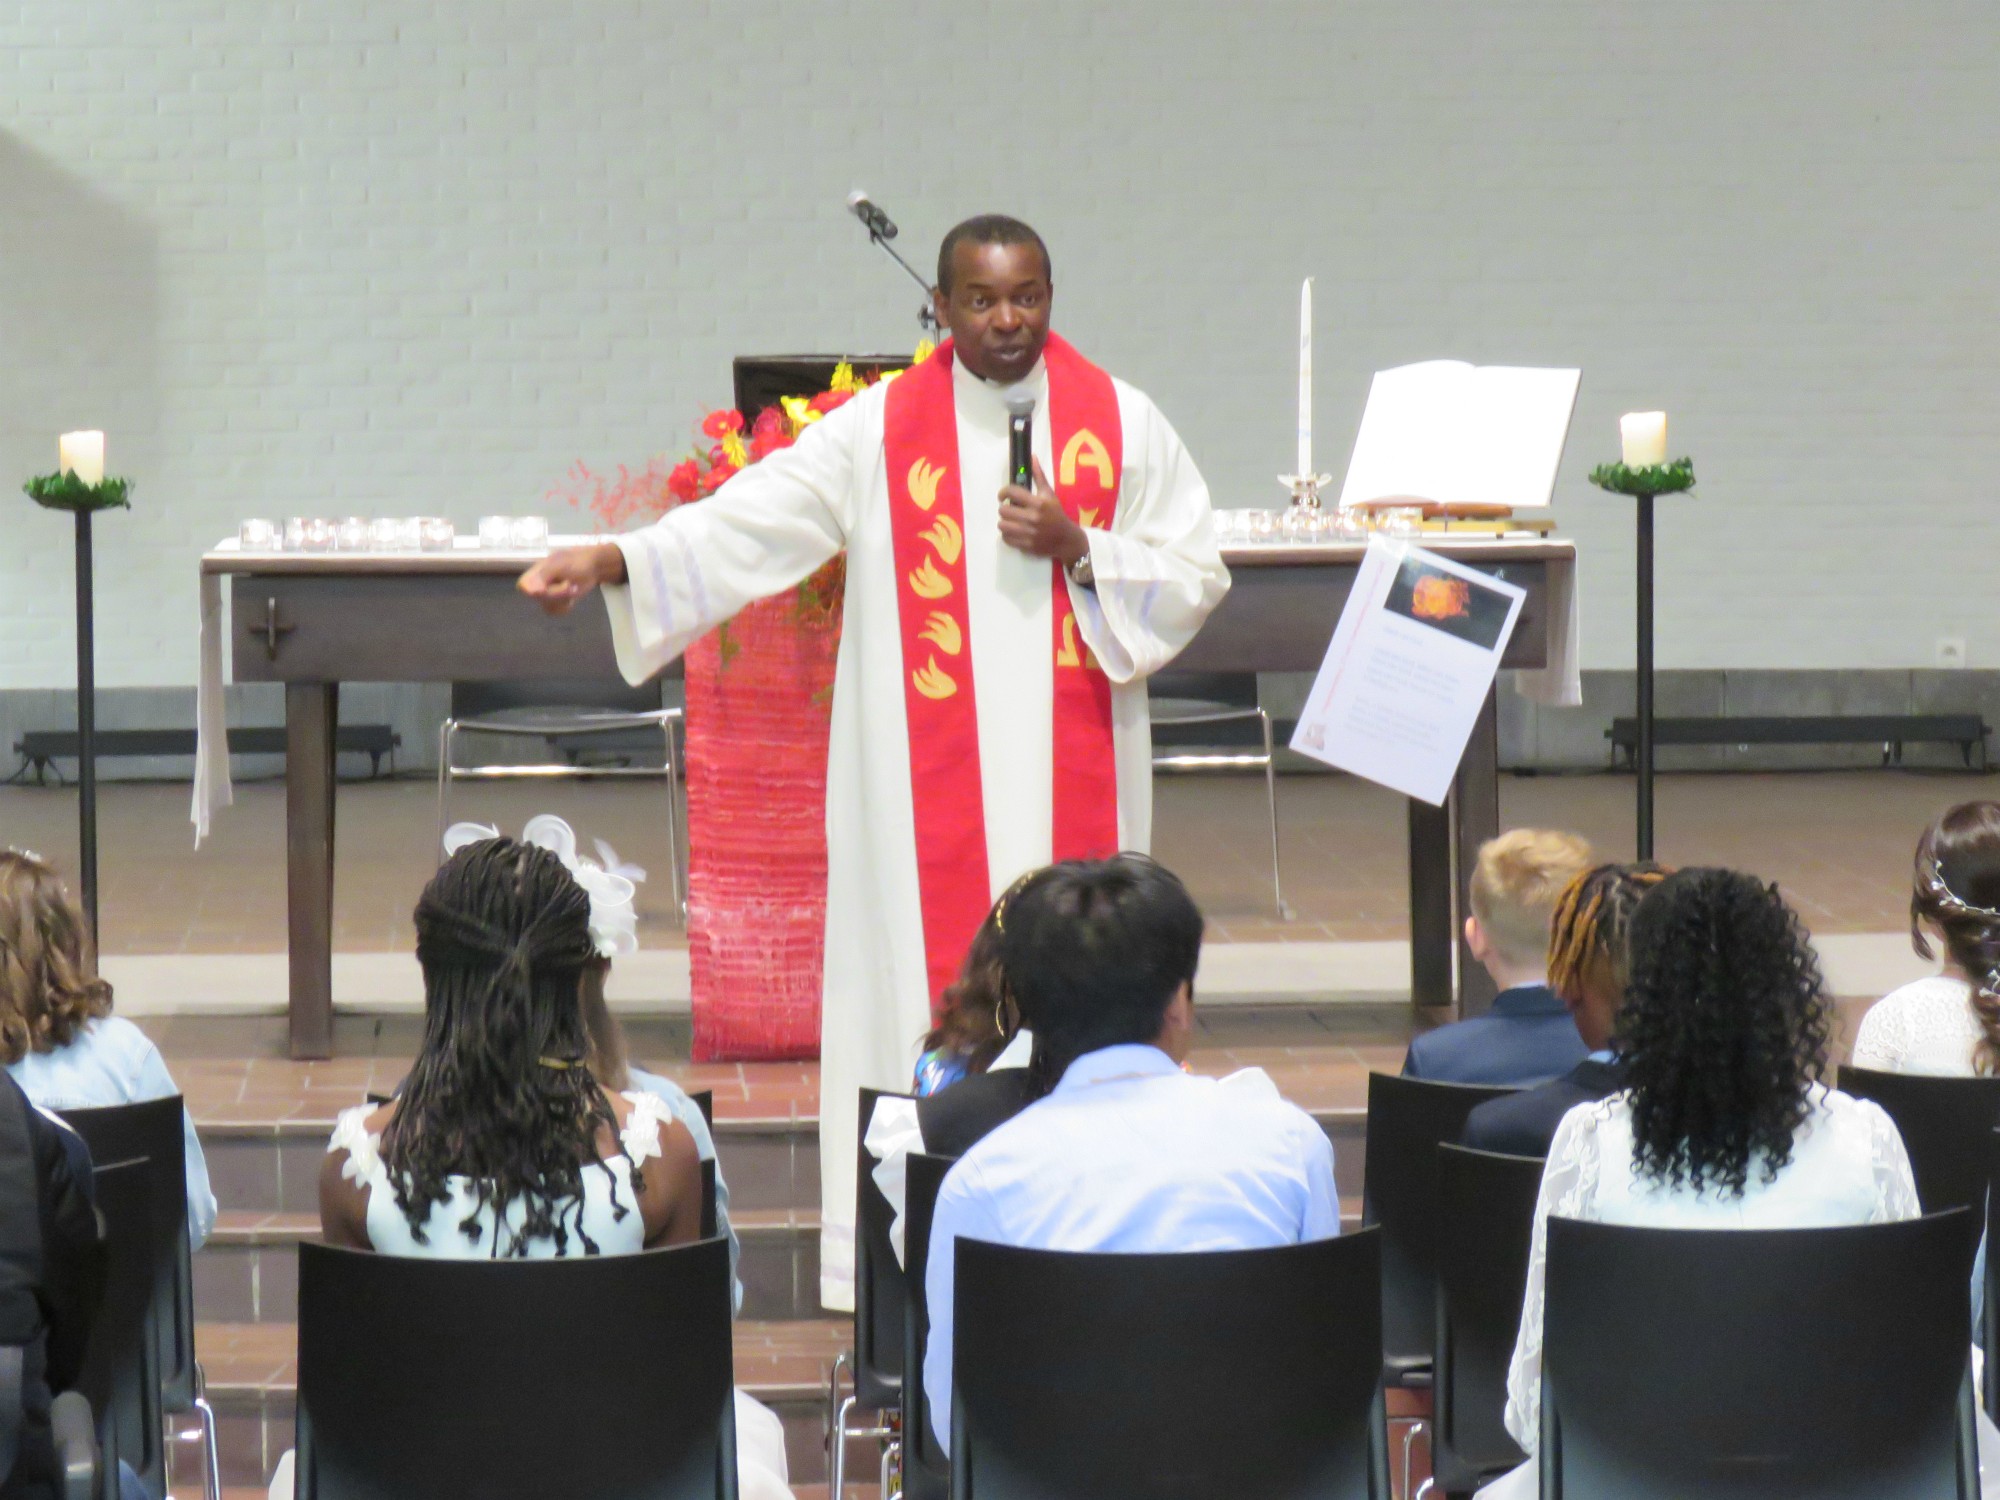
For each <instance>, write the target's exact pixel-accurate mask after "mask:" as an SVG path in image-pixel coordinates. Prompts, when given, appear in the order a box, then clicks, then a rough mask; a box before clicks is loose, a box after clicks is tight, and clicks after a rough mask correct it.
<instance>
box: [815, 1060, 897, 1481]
mask: <svg viewBox="0 0 2000 1500" xmlns="http://www.w3.org/2000/svg"><path fill="white" fill-rule="evenodd" d="M907 1097H908V1096H907V1095H903V1094H894V1093H890V1092H889V1091H888V1090H886V1089H863V1090H862V1091H861V1101H860V1104H859V1106H858V1108H859V1112H860V1129H859V1130H858V1132H857V1133H856V1135H855V1137H854V1141H855V1145H854V1155H855V1168H854V1347H853V1348H852V1349H850V1350H846V1351H844V1352H842V1353H841V1354H840V1355H839V1356H838V1357H837V1358H836V1359H835V1360H834V1362H833V1369H832V1370H831V1371H829V1372H828V1375H827V1383H826V1414H827V1424H826V1445H827V1477H828V1489H829V1491H830V1492H831V1493H832V1494H835V1495H840V1494H842V1493H843V1492H842V1489H841V1486H842V1485H843V1484H845V1483H846V1481H847V1444H848V1440H849V1439H851V1438H869V1439H872V1440H874V1441H875V1442H876V1443H878V1444H881V1445H882V1455H883V1464H884V1471H885V1472H886V1470H887V1465H888V1463H889V1462H890V1449H891V1448H892V1447H893V1446H894V1444H895V1442H896V1438H897V1432H896V1427H895V1424H894V1423H893V1422H892V1421H891V1420H890V1419H889V1418H890V1414H891V1413H893V1412H894V1411H896V1410H897V1409H898V1407H899V1406H900V1403H901V1400H902V1388H903V1319H904V1316H905V1310H906V1309H907V1308H908V1306H909V1297H910V1292H909V1286H908V1283H907V1281H906V1280H905V1278H904V1275H903V1268H902V1266H900V1265H898V1264H897V1262H896V1247H895V1245H894V1244H893V1243H892V1242H891V1241H890V1239H889V1227H890V1225H891V1224H892V1223H893V1222H894V1220H895V1215H894V1213H892V1212H891V1210H890V1208H889V1200H888V1199H887V1198H884V1197H883V1196H882V1190H881V1189H880V1188H878V1187H876V1186H875V1176H874V1168H875V1158H874V1157H872V1156H870V1155H869V1154H868V1148H867V1147H866V1146H865V1145H863V1144H861V1143H862V1142H863V1141H865V1140H867V1139H868V1122H869V1121H870V1120H872V1119H874V1118H875V1101H876V1100H877V1099H882V1098H891V1099H898V1098H907ZM842 1370H846V1371H848V1372H850V1373H851V1374H852V1376H853V1379H854V1389H853V1391H852V1392H851V1393H850V1394H849V1395H847V1396H845V1397H843V1396H842V1395H841V1394H840V1391H841V1379H840V1375H841V1371H842ZM857 1412H860V1413H864V1414H866V1416H868V1417H869V1418H870V1419H871V1420H870V1423H869V1425H867V1426H865V1427H855V1426H853V1425H852V1424H853V1421H854V1417H855V1414H856V1413H857ZM885 1495H886V1491H885Z"/></svg>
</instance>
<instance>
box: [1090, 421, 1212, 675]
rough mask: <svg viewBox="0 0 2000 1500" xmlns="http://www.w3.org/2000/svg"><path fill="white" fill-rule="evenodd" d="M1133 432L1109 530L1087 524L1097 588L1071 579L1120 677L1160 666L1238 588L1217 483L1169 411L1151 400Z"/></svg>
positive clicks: (1100, 648)
mask: <svg viewBox="0 0 2000 1500" xmlns="http://www.w3.org/2000/svg"><path fill="white" fill-rule="evenodd" d="M1143 412H1144V421H1143V422H1134V423H1133V424H1132V426H1133V429H1134V430H1132V431H1130V432H1128V433H1127V434H1126V441H1125V474H1124V482H1123V484H1122V485H1121V487H1120V493H1119V497H1118V510H1117V514H1116V515H1115V516H1114V517H1113V518H1112V523H1111V527H1110V529H1109V530H1099V529H1095V528H1086V530H1085V532H1084V535H1085V536H1086V537H1087V538H1088V539H1089V542H1090V569H1091V572H1092V573H1093V574H1094V575H1095V577H1094V580H1093V582H1092V584H1091V586H1089V587H1085V586H1083V585H1081V584H1078V583H1076V582H1075V581H1074V580H1072V581H1071V582H1070V585H1069V592H1070V599H1071V602H1072V603H1073V604H1074V605H1075V607H1076V618H1077V624H1078V628H1079V629H1081V630H1082V632H1083V639H1084V644H1085V645H1087V646H1089V647H1090V649H1091V651H1092V653H1093V654H1095V656H1096V657H1097V661H1098V664H1099V665H1100V666H1102V667H1103V669H1104V674H1105V676H1107V677H1109V678H1110V679H1111V680H1112V681H1113V682H1132V681H1135V680H1136V679H1138V678H1141V677H1146V676H1150V675H1151V674H1152V673H1154V672H1157V671H1159V670H1160V669H1161V668H1162V667H1164V666H1166V665H1167V663H1168V662H1170V661H1172V660H1173V659H1174V657H1175V656H1177V655H1178V654H1179V653H1180V650H1181V648H1182V647H1184V646H1185V645H1187V643H1188V642H1189V641H1191V640H1193V639H1194V634H1195V632H1196V631H1197V630H1199V629H1201V624H1202V621H1204V620H1206V619H1207V618H1208V615H1209V611H1210V610H1212V609H1214V608H1215V606H1216V605H1217V604H1219V603H1220V602H1221V601H1222V596H1223V595H1224V594H1226V593H1228V592H1229V569H1228V568H1227V567H1225V566H1224V565H1223V562H1222V554H1221V552H1220V551H1219V550H1218V549H1217V548H1216V545H1215V522H1214V515H1213V512H1212V510H1211V507H1210V505H1209V499H1208V486H1207V484H1206V483H1204V482H1203V480H1202V477H1201V473H1200V471H1199V470H1198V469H1196V468H1195V465H1194V460H1193V459H1192V458H1191V457H1189V455H1188V451H1187V449H1186V448H1184V447H1183V446H1182V445H1181V440H1180V437H1179V435H1178V434H1177V433H1175V431H1174V430H1173V428H1172V427H1170V426H1169V425H1168V424H1167V420H1166V418H1165V417H1163V416H1161V415H1160V413H1159V412H1158V411H1157V410H1156V409H1154V408H1153V406H1152V404H1151V403H1150V402H1147V403H1145V404H1144V407H1143Z"/></svg>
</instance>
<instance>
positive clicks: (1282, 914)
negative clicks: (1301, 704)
mask: <svg viewBox="0 0 2000 1500" xmlns="http://www.w3.org/2000/svg"><path fill="white" fill-rule="evenodd" d="M1257 722H1258V724H1259V725H1260V726H1261V727H1262V728H1263V731H1264V797H1265V800H1266V802H1267V803H1268V804H1269V806H1270V810H1271V894H1272V898H1273V899H1274V900H1275V901H1276V902H1277V903H1278V920H1279V921H1280V922H1289V921H1291V919H1292V909H1291V908H1290V907H1289V906H1287V905H1285V877H1284V871H1283V869H1282V868H1281V867H1280V865H1279V864H1278V762H1277V757H1276V755H1275V754H1274V753H1273V752H1272V749H1271V716H1270V715H1269V714H1267V713H1265V712H1264V710H1263V709H1261V708H1260V709H1258V710H1257Z"/></svg>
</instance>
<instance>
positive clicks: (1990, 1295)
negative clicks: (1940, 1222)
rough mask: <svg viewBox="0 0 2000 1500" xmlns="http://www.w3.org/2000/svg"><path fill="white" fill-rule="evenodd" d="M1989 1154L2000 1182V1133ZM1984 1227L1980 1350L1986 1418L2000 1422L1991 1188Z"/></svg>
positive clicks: (1998, 1212) (1998, 1252)
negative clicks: (1982, 1356)
mask: <svg viewBox="0 0 2000 1500" xmlns="http://www.w3.org/2000/svg"><path fill="white" fill-rule="evenodd" d="M1986 1151H1987V1160H1988V1162H1989V1164H1990V1165H1991V1167H1992V1172H1993V1179H1992V1180H1993V1181H1994V1182H1996V1183H2000V1130H1996V1131H1994V1132H1993V1133H1991V1134H1990V1135H1988V1136H1987V1138H1986ZM1980 1224H1981V1226H1982V1227H1983V1228H1984V1230H1985V1231H1986V1232H1985V1235H1984V1236H1983V1237H1982V1238H1981V1240H1980V1242H1979V1264H1978V1265H1977V1266H1976V1267H1975V1270H1976V1271H1977V1272H1978V1273H1980V1274H1981V1275H1982V1277H1983V1280H1982V1282H1981V1284H1980V1286H1979V1288H1978V1290H1979V1293H1980V1298H1979V1303H1980V1306H1979V1347H1980V1350H1981V1352H1982V1353H1983V1355H1984V1356H1985V1359H1984V1362H1985V1366H1986V1370H1985V1382H1986V1389H1985V1391H1984V1392H1983V1395H1984V1397H1985V1403H1986V1415H1987V1416H1989V1417H1991V1418H1993V1420H1994V1421H1996V1422H2000V1240H1996V1239H1995V1237H1994V1232H1995V1230H1996V1229H2000V1193H1996V1192H1993V1191H1992V1190H1991V1189H1990V1188H1989V1189H1988V1191H1987V1194H1986V1213H1985V1215H1984V1216H1983V1217H1982V1218H1981V1220H1980Z"/></svg>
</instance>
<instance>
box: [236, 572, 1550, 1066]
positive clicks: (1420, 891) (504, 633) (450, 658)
mask: <svg viewBox="0 0 2000 1500" xmlns="http://www.w3.org/2000/svg"><path fill="white" fill-rule="evenodd" d="M562 540H563V539H558V541H559V543H560V542H561V541H562ZM1418 540H1420V541H1421V542H1422V543H1423V544H1424V545H1425V546H1428V547H1431V548H1432V549H1433V550H1435V551H1437V552H1440V553H1443V554H1444V555H1446V556H1448V557H1453V558H1456V559H1458V560H1459V561H1461V562H1464V563H1467V564H1469V565H1471V566H1474V567H1478V568H1482V569H1484V570H1486V571H1488V572H1491V573H1494V574H1495V575H1497V576H1500V577H1504V578H1506V579H1507V580H1508V581H1509V582H1512V583H1515V584H1518V585H1520V586H1521V587H1522V588H1524V589H1526V590H1527V599H1526V601H1525V603H1524V604H1523V606H1522V610H1521V615H1520V620H1519V622H1518V624H1517V625H1516V627H1515V630H1514V635H1513V639H1512V640H1511V641H1510V642H1509V643H1508V648H1507V654H1506V658H1505V665H1506V666H1508V667H1512V668H1523V669H1545V668H1549V667H1551V666H1555V667H1557V668H1558V669H1561V668H1562V667H1564V666H1565V665H1567V664H1573V660H1574V647H1575V640H1574V634H1575V624H1574V619H1575V616H1574V610H1573V605H1572V601H1573V598H1574V592H1573V588H1574V584H1573V580H1574V570H1575V561H1576V548H1575V546H1574V544H1572V543H1569V542H1564V541H1545V540H1540V539H1523V540H1513V539H1504V540H1491V539H1485V538H1477V539H1475V538H1463V537H1446V536H1439V537H1423V538H1419V539H1418ZM1362 551H1363V548H1362V546H1361V545H1360V544H1358V543H1315V544H1311V545H1302V544H1258V545H1250V546H1232V547H1228V548H1225V549H1224V552H1223V556H1224V558H1225V559H1226V560H1227V562H1228V563H1229V566H1230V569H1231V571H1232V573H1233V574H1234V578H1235V582H1234V584H1233V586H1232V587H1231V589H1230V591H1229V594H1228V595H1227V597H1226V598H1225V599H1224V600H1223V602H1222V604H1221V605H1220V607H1218V608H1217V609H1216V611H1215V613H1214V614H1213V615H1211V616H1210V618H1209V620H1208V623H1207V624H1206V625H1205V626H1204V627H1203V629H1202V631H1201V633H1200V635H1198V636H1197V637H1196V638H1195V640H1194V641H1193V642H1192V643H1191V644H1190V645H1189V646H1188V648H1187V650H1186V651H1185V652H1183V653H1182V655H1181V656H1180V657H1179V658H1178V659H1177V660H1176V662H1175V664H1174V665H1175V667H1176V669H1181V668H1185V669H1186V670H1189V671H1203V672H1253V671H1262V672H1311V671H1315V670H1317V669H1318V667H1319V663H1320V659H1321V657H1322V656H1324V655H1325V652H1326V644H1327V642H1328V640H1330V639H1331V638H1332V635H1333V627H1334V624H1335V622H1336V621H1337V620H1338V619H1339V617H1340V611H1341V608H1342V606H1343V605H1344V604H1345V603H1346V601H1347V595H1348V592H1349V590H1350V589H1351V588H1352V587H1353V584H1354V579H1355V575H1356V572H1357V569H1358V565H1359V563H1360V559H1361V554H1362ZM540 555H541V554H540V553H539V552H536V553H526V552H515V551H506V550H499V549H494V548H479V547H475V546H470V545H461V546H459V547H457V548H454V549H453V550H452V551H449V552H408V553H363V552H319V553H269V552H263V553H257V552H245V551H242V550H240V549H238V548H237V547H236V546H235V545H234V544H233V543H226V544H224V545H223V546H221V547H218V548H217V549H216V550H214V551H212V552H209V553H206V554H205V555H204V556H203V557H202V560H201V571H202V574H203V583H204V588H205V589H206V588H209V587H212V586H213V585H215V584H218V583H226V584H227V587H228V592H229V600H230V612H229V615H228V620H229V624H228V629H229V632H230V633H229V636H228V639H227V645H228V650H227V652H226V653H224V654H225V655H226V656H227V658H228V660H229V661H230V663H231V665H232V668H233V675H234V679H235V680H236V681H237V682H282V683H283V684H284V685H285V743H286V758H285V818H286V864H287V909H288V913H289V916H288V932H289V948H290V975H291V996H290V1016H291V1051H292V1055H293V1056H294V1057H328V1056H331V1055H332V1047H333V847H334V845H333V839H334V816H333V814H334V731H335V728H336V726H337V724H338V721H339V715H338V704H339V692H340V684H341V683H342V682H343V681H351V682H452V681H471V680H494V679H512V680H534V679H561V678H569V679H576V678H590V677H599V678H615V677H616V676H617V668H616V665H615V659H614V656H613V653H612V647H611V628H610V624H609V622H608V620H607V619H606V617H605V613H604V610H603V608H602V607H601V606H598V605H596V604H595V603H589V604H586V605H585V606H584V607H582V608H580V609H578V610H576V611H575V612H574V613H572V614H569V615H562V616H555V617H551V616H548V615H544V614H543V613H542V612H541V610H539V609H538V608H537V607H536V606H535V605H534V604H532V603H531V602H529V601H528V600H527V599H525V598H523V597H522V596H521V595H520V594H519V593H518V592H516V590H515V588H514V580H515V578H516V577H517V576H518V575H519V574H520V573H521V572H522V570H523V569H525V568H526V567H527V566H528V565H529V564H530V563H532V562H533V561H535V559H536V558H538V557H539V556H540ZM204 622H205V623H204V628H205V629H219V628H221V621H220V620H219V619H216V618H215V617H214V615H213V613H212V612H210V611H208V610H206V609H205V610H204ZM207 690H219V685H218V684H210V685H209V688H208V689H205V691H207ZM1495 724H1496V707H1495V699H1494V697H1493V695H1491V694H1489V695H1488V697H1487V700H1486V707H1485V710H1484V712H1483V713H1482V714H1481V715H1480V718H1479V722H1478V725H1477V727H1476V728H1475V730H1474V732H1473V736H1472V742H1471V744H1470V745H1469V746H1468V747H1467V749H1466V753H1465V758H1464V760H1463V762H1462V763H1461V764H1460V767H1459V772H1458V777H1457V780H1456V782H1455V783H1454V787H1453V792H1452V796H1451V798H1450V800H1449V802H1448V803H1447V805H1446V806H1445V807H1443V808H1433V807H1430V806H1429V805H1427V804H1424V803H1419V802H1411V803H1410V811H1409V864H1410V992H1411V999H1412V1002H1413V1003H1414V1004H1415V1005H1418V1006H1446V1005H1453V1004H1456V1005H1457V1006H1458V1007H1459V1009H1460V1011H1461V1012H1462V1013H1464V1014H1473V1013H1476V1012H1477V1011H1480V1010H1483V1009H1485V1008H1486V1005H1487V1004H1488V1002H1490V1000H1491V999H1492V986H1491V983H1490V982H1489V981H1488V980H1487V978H1486V973H1485V971H1484V970H1483V969H1482V968H1481V967H1480V966H1479V965H1478V964H1477V963H1476V962H1474V961H1473V959H1472V957H1471V955H1470V953H1468V952H1466V951H1465V949H1464V943H1463V936H1462V932H1461V929H1462V927H1463V925H1464V924H1463V920H1462V915H1463V912H1464V911H1465V883H1466V880H1467V878H1468V877H1469V875H1470V873H1471V869H1472V855H1473V853H1474V851H1476V850H1477V849H1478V847H1479V844H1480V843H1481V842H1482V841H1483V840H1485V839H1488V838H1491V837H1492V836H1493V835H1494V834H1495V833H1496V832H1497V831H1498V830H1499V811H1500V810H1499V779H1498V777H1499V771H1498V753H1497V741H1496V730H1495Z"/></svg>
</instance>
